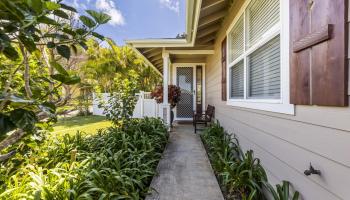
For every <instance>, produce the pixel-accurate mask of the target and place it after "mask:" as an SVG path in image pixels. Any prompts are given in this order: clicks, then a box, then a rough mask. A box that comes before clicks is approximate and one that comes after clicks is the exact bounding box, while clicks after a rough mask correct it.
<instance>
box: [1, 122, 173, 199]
mask: <svg viewBox="0 0 350 200" xmlns="http://www.w3.org/2000/svg"><path fill="white" fill-rule="evenodd" d="M167 140H168V134H167V129H166V127H165V126H164V124H163V123H162V121H161V120H158V119H150V118H146V119H139V120H137V119H132V120H130V121H128V122H127V123H126V124H125V125H124V126H123V128H114V127H110V128H107V129H105V130H101V131H99V132H98V133H97V134H95V135H84V134H81V133H77V134H75V135H72V134H66V135H64V136H59V137H52V138H49V139H48V140H46V141H45V142H43V143H42V144H40V145H35V144H24V145H23V147H22V149H21V150H22V151H23V152H25V154H20V153H18V154H17V155H16V157H14V158H12V159H11V160H9V161H8V162H7V163H4V164H2V165H1V168H0V174H1V178H0V181H1V182H0V185H1V188H0V199H144V198H145V196H146V194H147V193H148V190H149V185H150V182H151V180H152V177H153V176H154V174H155V171H156V167H157V164H158V162H159V160H160V158H161V155H162V152H163V150H164V148H165V145H166V143H167Z"/></svg>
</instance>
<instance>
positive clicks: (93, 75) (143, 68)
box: [80, 39, 160, 93]
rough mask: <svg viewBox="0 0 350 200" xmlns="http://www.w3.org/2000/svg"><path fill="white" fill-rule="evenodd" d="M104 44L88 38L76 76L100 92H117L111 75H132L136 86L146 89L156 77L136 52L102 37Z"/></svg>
mask: <svg viewBox="0 0 350 200" xmlns="http://www.w3.org/2000/svg"><path fill="white" fill-rule="evenodd" d="M106 41H107V42H108V45H109V46H108V47H101V46H100V45H99V43H98V42H97V41H95V40H92V39H91V40H89V41H88V42H87V46H88V47H89V49H88V50H87V55H86V56H87V58H86V61H85V62H83V63H82V64H81V70H80V76H81V77H84V78H83V82H84V83H86V84H89V85H93V86H94V90H95V91H97V92H103V93H113V92H118V91H117V89H118V85H116V84H117V83H116V82H115V81H114V79H115V76H116V75H118V76H121V77H122V78H123V79H133V80H132V81H135V82H137V84H136V86H137V90H138V91H140V90H142V91H149V90H150V89H151V88H153V87H154V86H155V85H156V84H157V83H158V82H159V80H160V76H159V74H158V73H157V72H156V71H155V70H154V69H152V68H151V67H150V66H148V65H147V64H146V63H145V61H144V60H143V59H142V58H141V57H139V56H137V54H136V53H135V52H134V51H133V49H132V48H130V47H129V46H118V45H116V44H115V43H114V42H113V41H112V40H110V39H106Z"/></svg>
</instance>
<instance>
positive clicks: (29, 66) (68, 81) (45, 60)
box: [0, 0, 110, 160]
mask: <svg viewBox="0 0 350 200" xmlns="http://www.w3.org/2000/svg"><path fill="white" fill-rule="evenodd" d="M76 12H77V11H76V9H75V8H73V7H70V6H68V5H66V4H63V3H62V2H61V0H57V1H52V0H49V1H48V0H16V1H13V0H0V59H1V64H0V69H1V70H2V71H1V76H0V79H1V80H2V84H1V85H0V86H1V88H0V89H1V93H0V136H4V135H5V134H6V133H8V132H10V131H14V132H13V133H12V134H10V136H8V137H6V139H5V140H3V141H2V142H0V150H2V149H4V148H6V147H8V146H9V145H11V144H13V143H14V142H16V141H18V140H19V139H20V138H22V137H23V136H24V135H25V133H36V132H37V130H38V129H42V128H43V127H45V126H44V125H43V124H44V123H46V124H47V123H50V122H52V121H54V120H55V111H56V104H57V103H59V102H60V101H61V98H60V95H61V90H60V88H62V85H73V84H76V83H79V82H80V77H79V76H78V75H77V74H75V73H74V72H73V71H71V70H67V69H66V68H67V67H64V66H63V65H65V64H67V63H68V62H69V60H70V58H71V55H72V53H76V52H77V51H78V49H79V48H83V49H87V48H88V46H87V45H86V40H87V38H88V37H90V36H94V37H95V38H99V39H101V40H103V39H104V37H103V36H102V35H100V34H98V33H97V32H95V29H96V28H97V27H99V26H100V25H101V24H105V23H107V22H108V21H109V20H110V16H108V15H106V14H104V13H101V12H96V11H93V10H86V12H87V13H88V14H89V16H85V15H82V16H80V17H79V19H75V16H76V15H75V13H76ZM3 72H4V73H3ZM19 76H23V79H20V78H19ZM38 82H39V83H38ZM22 84H23V85H24V87H21V85H22ZM39 84H40V86H39ZM55 95H56V97H57V98H55V97H54V96H55ZM43 119H45V121H43ZM0 160H1V157H0Z"/></svg>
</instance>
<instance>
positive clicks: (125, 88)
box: [99, 79, 137, 126]
mask: <svg viewBox="0 0 350 200" xmlns="http://www.w3.org/2000/svg"><path fill="white" fill-rule="evenodd" d="M116 82H117V84H116V85H117V86H116V90H117V92H115V93H112V94H111V95H110V96H109V99H108V102H107V103H105V104H103V103H102V104H101V105H99V106H100V107H103V109H104V111H103V113H104V114H106V117H107V119H109V120H111V121H112V122H113V123H114V124H115V125H117V126H121V125H123V124H124V123H127V121H128V120H129V119H130V118H131V117H132V114H133V112H134V109H135V105H136V103H137V97H136V91H137V87H136V84H137V83H136V82H135V80H128V79H123V80H120V79H116Z"/></svg>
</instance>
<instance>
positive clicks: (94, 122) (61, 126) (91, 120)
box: [52, 115, 112, 135]
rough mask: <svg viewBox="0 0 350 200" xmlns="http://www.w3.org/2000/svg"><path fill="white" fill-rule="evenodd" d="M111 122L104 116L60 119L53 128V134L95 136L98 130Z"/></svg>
mask: <svg viewBox="0 0 350 200" xmlns="http://www.w3.org/2000/svg"><path fill="white" fill-rule="evenodd" d="M111 125H112V124H111V122H110V121H107V120H106V117H104V116H93V115H90V116H77V117H67V118H61V119H59V120H58V122H57V123H56V124H55V126H54V131H53V132H52V133H53V134H59V135H63V134H75V133H76V132H77V131H82V132H84V133H86V134H95V133H97V130H98V129H103V128H107V127H109V126H111Z"/></svg>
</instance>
